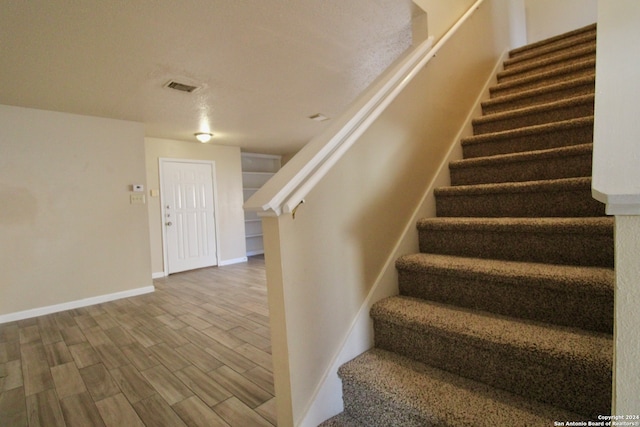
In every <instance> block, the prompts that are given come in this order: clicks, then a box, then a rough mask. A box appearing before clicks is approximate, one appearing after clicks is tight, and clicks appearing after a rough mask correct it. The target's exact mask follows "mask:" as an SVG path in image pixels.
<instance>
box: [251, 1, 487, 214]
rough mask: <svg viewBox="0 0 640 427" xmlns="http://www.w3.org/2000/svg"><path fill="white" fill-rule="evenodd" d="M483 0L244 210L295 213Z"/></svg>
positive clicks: (316, 142)
mask: <svg viewBox="0 0 640 427" xmlns="http://www.w3.org/2000/svg"><path fill="white" fill-rule="evenodd" d="M483 1H484V0H477V1H476V2H475V3H474V4H473V5H472V6H471V7H470V8H469V9H468V10H467V11H466V12H465V13H464V15H462V17H461V18H460V19H459V20H458V21H457V22H456V24H455V25H453V26H452V27H451V28H450V29H449V30H448V31H447V32H446V33H445V34H444V35H443V36H442V38H441V39H440V40H438V42H437V43H436V45H435V46H433V37H429V38H428V39H427V40H425V41H424V42H422V43H421V44H419V45H418V46H417V47H416V48H415V49H414V51H413V52H412V53H411V54H410V55H408V56H407V57H406V58H405V59H404V60H402V61H401V62H400V63H398V64H397V65H396V66H395V67H394V68H393V69H392V70H391V72H390V73H389V74H390V76H389V77H388V78H387V79H386V80H385V81H382V82H378V83H377V84H375V85H373V86H372V87H371V88H369V89H368V90H367V91H365V93H364V94H363V95H362V96H360V97H359V98H358V99H357V100H356V101H355V102H354V103H353V104H352V106H351V107H350V108H349V109H348V110H347V111H346V112H345V113H344V114H343V115H342V116H341V118H339V119H338V120H337V121H336V122H335V123H334V124H333V125H332V126H331V127H329V128H328V129H327V130H326V131H325V132H323V133H322V134H321V135H319V136H318V137H316V138H314V139H312V140H311V141H310V142H309V143H308V144H307V145H305V146H304V147H303V149H302V150H300V152H298V153H297V154H296V155H295V156H294V158H293V159H291V160H290V161H289V162H288V163H287V164H285V166H284V167H283V168H282V169H281V170H280V171H279V172H278V173H277V174H276V175H275V176H274V177H273V178H272V179H271V180H269V181H268V182H267V183H266V184H265V185H264V186H263V187H262V188H261V189H260V190H258V191H257V192H256V193H255V194H254V195H253V196H251V197H250V198H249V200H247V201H246V202H245V204H244V209H245V210H248V211H257V212H258V215H262V216H279V215H281V214H283V213H291V212H293V210H294V209H295V208H296V207H297V206H298V205H299V204H300V203H302V202H303V201H304V198H305V197H306V196H307V195H308V194H309V192H310V191H311V190H312V189H313V188H314V187H315V185H316V184H317V183H318V182H319V181H320V180H321V179H322V178H323V177H324V176H325V175H326V174H327V172H329V170H331V168H332V167H333V166H334V165H335V164H336V163H337V162H338V160H340V158H341V157H342V156H343V155H344V154H345V153H346V152H347V151H348V150H349V148H350V147H351V146H352V145H353V144H354V143H355V142H356V141H357V140H358V138H359V137H360V136H361V135H362V134H363V133H364V132H365V131H366V130H367V129H368V128H369V126H370V125H371V124H372V123H373V122H374V121H375V120H376V119H377V118H378V117H379V116H380V114H381V113H382V112H383V111H384V110H385V109H386V108H387V106H388V105H389V104H390V103H391V102H392V101H393V100H394V99H395V98H396V97H397V96H398V94H399V93H400V92H401V91H402V90H403V89H404V88H405V87H406V86H407V85H408V84H409V82H411V80H412V79H413V78H414V77H415V76H416V75H417V74H418V72H420V70H421V69H422V68H423V67H424V66H425V65H426V64H427V63H428V62H429V61H430V60H431V58H433V57H434V56H436V54H437V53H438V51H439V50H440V49H441V48H442V46H443V45H444V44H445V43H446V42H447V41H448V40H449V39H450V38H451V37H452V36H453V34H454V33H455V32H456V31H457V30H458V28H459V27H460V26H461V25H462V24H464V22H465V21H466V20H467V19H468V18H469V17H470V16H471V15H472V14H473V13H474V12H475V11H476V9H478V8H479V7H480V5H481V4H482V2H483ZM432 46H433V47H432Z"/></svg>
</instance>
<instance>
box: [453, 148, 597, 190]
mask: <svg viewBox="0 0 640 427" xmlns="http://www.w3.org/2000/svg"><path fill="white" fill-rule="evenodd" d="M591 163H592V155H591V153H586V154H581V155H575V156H565V157H552V158H541V159H533V160H528V161H522V162H502V163H497V162H496V164H491V165H479V166H474V167H465V168H450V175H451V185H473V184H489V183H499V182H524V181H535V180H542V179H561V178H573V177H581V176H591Z"/></svg>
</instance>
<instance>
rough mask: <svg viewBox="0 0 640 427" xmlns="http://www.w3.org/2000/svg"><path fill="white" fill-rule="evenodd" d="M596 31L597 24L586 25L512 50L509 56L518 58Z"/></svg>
mask: <svg viewBox="0 0 640 427" xmlns="http://www.w3.org/2000/svg"><path fill="white" fill-rule="evenodd" d="M596 29H597V24H596V23H593V24H589V25H585V26H584V27H581V28H577V29H575V30H572V31H568V32H565V33H562V34H559V35H557V36H553V37H547V38H545V39H543V40H539V41H537V42H534V43H529V44H527V45H525V46H521V47H518V48H515V49H512V50H511V51H510V52H509V55H510V56H511V57H517V56H519V55H520V54H522V53H523V52H529V51H532V50H536V49H539V48H541V47H543V46H548V45H550V44H552V43H557V42H559V41H562V40H570V39H571V40H573V39H575V38H576V36H577V37H580V35H581V34H585V33H592V32H593V33H595V31H596Z"/></svg>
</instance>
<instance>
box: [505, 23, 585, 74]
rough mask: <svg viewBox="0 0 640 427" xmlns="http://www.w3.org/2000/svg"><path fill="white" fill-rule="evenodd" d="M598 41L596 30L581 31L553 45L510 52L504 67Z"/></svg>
mask: <svg viewBox="0 0 640 427" xmlns="http://www.w3.org/2000/svg"><path fill="white" fill-rule="evenodd" d="M595 43H596V32H595V31H590V32H586V33H581V34H579V35H577V36H575V37H574V38H568V39H563V40H560V41H559V42H557V43H555V44H551V45H546V46H540V47H538V48H535V49H529V50H528V51H527V52H522V53H520V54H516V55H515V56H514V55H513V54H511V53H510V54H509V59H507V60H506V61H504V63H503V65H504V69H505V70H506V69H509V68H511V67H514V66H518V65H520V64H525V63H527V62H530V61H536V60H538V59H542V58H547V57H549V56H554V55H557V54H559V53H561V52H568V51H572V50H575V49H581V48H583V47H587V46H593V45H594V44H595Z"/></svg>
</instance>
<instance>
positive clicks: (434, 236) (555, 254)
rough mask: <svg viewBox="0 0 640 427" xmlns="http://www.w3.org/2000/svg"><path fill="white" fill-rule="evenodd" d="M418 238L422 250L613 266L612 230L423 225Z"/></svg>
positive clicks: (486, 256)
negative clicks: (544, 230)
mask: <svg viewBox="0 0 640 427" xmlns="http://www.w3.org/2000/svg"><path fill="white" fill-rule="evenodd" d="M419 242H420V252H423V253H436V254H443V255H456V256H467V257H476V258H485V259H487V258H493V259H503V260H510V261H527V262H547V263H551V264H562V265H584V266H597V267H610V268H611V267H613V232H612V233H611V235H609V234H607V235H603V234H597V235H594V234H588V233H585V234H560V233H559V234H553V233H540V232H533V231H532V232H528V231H519V230H512V231H510V232H494V231H489V230H473V229H466V228H459V229H449V230H446V229H445V230H442V229H429V228H428V227H422V228H421V229H420V230H419Z"/></svg>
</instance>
